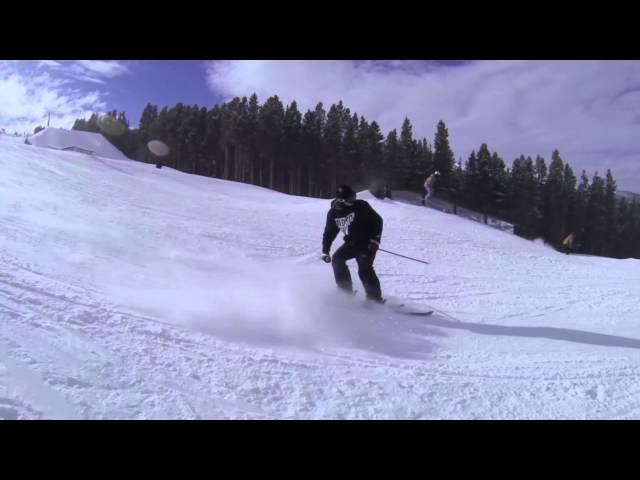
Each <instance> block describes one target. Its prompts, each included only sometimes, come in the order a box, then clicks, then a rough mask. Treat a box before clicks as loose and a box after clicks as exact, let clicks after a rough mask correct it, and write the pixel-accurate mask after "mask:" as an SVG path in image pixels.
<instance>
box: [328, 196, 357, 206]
mask: <svg viewBox="0 0 640 480" xmlns="http://www.w3.org/2000/svg"><path fill="white" fill-rule="evenodd" d="M354 201H355V198H346V199H345V198H336V199H334V200H333V202H331V206H332V207H333V208H337V209H340V208H343V207H350V206H352V205H353V202H354Z"/></svg>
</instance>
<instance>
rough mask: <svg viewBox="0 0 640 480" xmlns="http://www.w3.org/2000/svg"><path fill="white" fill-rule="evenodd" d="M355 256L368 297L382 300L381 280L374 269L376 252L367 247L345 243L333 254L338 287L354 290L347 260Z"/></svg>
mask: <svg viewBox="0 0 640 480" xmlns="http://www.w3.org/2000/svg"><path fill="white" fill-rule="evenodd" d="M353 258H355V259H356V262H357V263H358V276H359V277H360V281H361V282H362V285H363V286H364V290H365V292H366V294H367V298H371V299H375V300H380V298H381V297H382V292H381V291H380V280H379V279H378V276H377V275H376V272H375V270H374V269H373V261H374V260H375V258H376V254H375V252H370V251H369V250H368V249H366V247H365V248H364V249H363V248H356V247H354V246H352V245H349V244H348V243H345V244H344V245H342V246H341V247H340V248H338V249H337V250H336V251H335V253H334V254H333V257H332V260H331V265H332V266H333V275H334V276H335V279H336V283H337V284H338V287H339V288H341V289H343V290H346V291H347V292H352V291H353V284H352V282H351V273H349V267H347V260H351V259H353Z"/></svg>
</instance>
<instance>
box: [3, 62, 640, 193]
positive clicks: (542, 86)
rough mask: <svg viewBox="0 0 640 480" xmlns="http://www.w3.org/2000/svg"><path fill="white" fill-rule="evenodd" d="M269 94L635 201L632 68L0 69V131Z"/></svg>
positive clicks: (638, 168) (639, 66) (637, 104)
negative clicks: (606, 177) (530, 161)
mask: <svg viewBox="0 0 640 480" xmlns="http://www.w3.org/2000/svg"><path fill="white" fill-rule="evenodd" d="M252 92H256V93H257V94H258V98H259V100H260V101H261V102H262V101H264V100H265V99H266V98H267V97H268V96H270V95H274V94H277V95H279V96H280V98H281V99H282V100H283V101H285V102H290V101H292V100H296V101H297V102H298V105H299V108H300V109H302V110H304V109H307V108H313V106H315V104H316V103H317V102H319V101H322V102H323V103H325V105H327V106H329V105H330V104H332V103H335V102H337V101H338V100H343V102H344V103H345V105H346V106H348V107H350V108H351V109H352V111H356V112H358V113H359V114H362V115H364V116H365V117H366V118H367V119H369V120H370V121H371V120H376V121H378V123H379V124H380V125H381V127H382V129H383V131H384V133H385V134H386V132H388V131H389V130H390V129H392V128H399V127H400V125H401V123H402V120H403V119H404V117H405V116H408V117H409V118H410V119H411V121H412V123H413V125H414V134H415V136H417V137H419V138H421V137H427V139H428V140H429V141H431V140H432V139H433V134H434V132H435V125H436V123H437V121H438V120H440V119H443V120H444V121H445V122H446V123H447V126H448V127H449V132H450V136H451V144H452V148H453V150H454V152H455V154H456V157H457V158H458V157H462V159H463V161H464V160H466V158H467V157H468V156H469V154H470V152H471V150H472V149H477V148H478V147H479V146H480V144H481V143H483V142H486V143H487V144H488V146H489V148H490V149H491V150H492V151H493V150H496V151H498V153H500V154H501V155H502V157H503V158H504V159H505V161H506V162H507V164H508V165H510V164H511V163H512V161H513V159H514V158H515V157H516V156H518V155H520V154H525V155H531V156H535V155H536V154H541V155H543V156H544V157H545V158H546V159H547V160H549V159H550V157H551V153H552V151H553V149H555V148H558V149H559V150H560V154H561V156H562V157H563V159H564V160H565V161H568V162H569V163H570V164H571V165H572V166H573V167H574V170H576V173H577V174H579V173H580V171H581V170H582V169H583V168H584V169H586V170H587V172H588V173H589V174H590V175H591V174H592V173H593V171H594V170H598V171H599V172H600V173H604V172H605V171H606V169H607V168H611V169H612V170H613V173H614V175H615V177H616V179H617V180H618V184H619V187H620V188H622V189H629V190H634V191H637V192H640V62H638V61H559V60H554V61H528V60H523V61H449V62H437V61H398V60H390V61H345V60H339V61H338V60H336V61H333V60H315V61H305V60H302V61H293V60H289V61H287V60H282V61H269V60H253V61H251V60H237V61H231V60H229V61H167V60H163V61H51V60H45V61H0V128H6V129H7V130H8V131H11V132H13V131H14V130H18V131H20V132H23V131H32V130H33V128H34V127H35V126H36V125H39V124H44V123H45V122H46V120H45V119H46V115H47V113H48V112H51V113H52V126H59V127H70V126H71V125H72V124H73V121H74V120H75V118H78V117H86V116H88V115H90V113H91V112H93V111H99V112H105V111H108V110H112V109H117V110H119V111H122V110H124V111H125V112H126V113H127V117H128V118H129V120H130V122H131V124H132V126H135V125H137V122H138V120H139V118H140V114H141V112H142V109H143V108H144V106H145V105H146V104H147V103H153V104H156V105H159V106H164V105H174V104H175V103H177V102H182V103H185V104H198V105H201V106H203V105H204V106H208V107H210V106H212V105H214V104H216V103H220V102H223V101H225V100H228V99H230V98H232V97H233V96H236V95H237V96H243V95H247V96H248V95H250V94H251V93H252Z"/></svg>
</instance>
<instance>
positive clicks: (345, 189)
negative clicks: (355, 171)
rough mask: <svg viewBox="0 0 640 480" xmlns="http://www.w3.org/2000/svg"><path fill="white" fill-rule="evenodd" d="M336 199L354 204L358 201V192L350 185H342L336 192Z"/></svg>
mask: <svg viewBox="0 0 640 480" xmlns="http://www.w3.org/2000/svg"><path fill="white" fill-rule="evenodd" d="M336 198H340V199H342V200H346V201H351V202H352V201H354V200H355V199H356V192H354V191H353V188H351V187H350V186H349V185H340V186H339V187H338V189H337V190H336Z"/></svg>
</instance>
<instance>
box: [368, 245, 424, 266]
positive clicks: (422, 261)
mask: <svg viewBox="0 0 640 480" xmlns="http://www.w3.org/2000/svg"><path fill="white" fill-rule="evenodd" d="M378 250H380V251H381V252H385V253H390V254H391V255H395V256H397V257H402V258H406V259H408V260H413V261H414V262H419V263H425V264H427V265H430V263H429V262H425V261H424V260H418V259H417V258H411V257H406V256H405V255H400V254H399V253H395V252H390V251H389V250H384V249H382V248H378Z"/></svg>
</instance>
